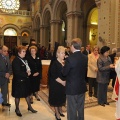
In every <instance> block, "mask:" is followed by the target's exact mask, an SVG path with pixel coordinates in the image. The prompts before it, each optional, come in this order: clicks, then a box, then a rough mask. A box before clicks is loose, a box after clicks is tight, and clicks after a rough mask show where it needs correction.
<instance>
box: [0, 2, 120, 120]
mask: <svg viewBox="0 0 120 120" xmlns="http://www.w3.org/2000/svg"><path fill="white" fill-rule="evenodd" d="M119 15H120V0H0V46H2V45H6V46H7V47H8V48H9V51H10V53H11V52H12V50H13V49H14V48H15V47H16V46H19V45H23V46H27V45H29V43H30V40H31V39H34V40H35V41H36V43H37V45H38V46H40V47H42V46H44V47H45V48H46V49H49V50H50V51H52V50H53V49H54V43H55V42H58V43H60V45H63V46H65V47H67V46H70V43H71V41H72V39H73V38H81V40H82V47H86V46H87V45H90V46H91V49H92V48H93V47H94V46H95V45H97V46H99V47H102V46H104V45H106V46H109V47H110V50H112V48H117V50H118V52H120V51H119V50H120V17H119ZM11 54H12V53H11ZM11 56H12V55H11ZM11 58H12V57H11ZM12 59H13V58H12ZM49 64H50V60H49V59H43V60H42V70H43V72H42V75H43V77H42V80H41V85H40V86H41V87H40V91H39V97H40V101H36V100H35V98H34V103H33V106H34V108H35V109H36V110H37V111H38V112H37V113H36V114H32V113H30V112H28V111H27V105H26V104H25V100H24V99H21V103H20V108H21V111H22V114H23V116H22V118H19V117H17V116H16V114H15V104H14V98H13V97H12V96H11V82H12V76H11V77H10V83H9V94H8V97H9V103H10V104H11V107H10V108H9V107H4V108H3V107H2V105H1V106H0V119H1V120H8V119H9V120H19V119H22V120H28V119H32V120H55V117H54V110H53V108H52V107H51V106H50V105H49V104H48V74H47V73H48V69H49ZM108 88H109V89H108V96H107V97H108V101H109V103H110V105H108V106H107V105H106V106H105V107H102V106H99V105H98V104H97V99H92V100H89V96H88V92H86V98H85V108H84V110H85V113H84V114H85V120H115V110H116V104H115V101H113V100H112V99H111V96H112V91H113V88H112V85H111V82H110V84H109V86H108ZM62 109H63V112H64V114H65V117H62V120H67V112H66V111H67V110H66V109H67V108H66V106H64V107H63V108H62Z"/></svg>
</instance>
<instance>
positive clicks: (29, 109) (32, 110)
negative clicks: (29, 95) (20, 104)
mask: <svg viewBox="0 0 120 120" xmlns="http://www.w3.org/2000/svg"><path fill="white" fill-rule="evenodd" d="M28 111H31V112H32V113H36V112H37V111H36V110H34V109H33V108H28Z"/></svg>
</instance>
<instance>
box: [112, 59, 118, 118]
mask: <svg viewBox="0 0 120 120" xmlns="http://www.w3.org/2000/svg"><path fill="white" fill-rule="evenodd" d="M115 71H116V73H117V77H116V82H115V86H114V90H113V95H112V99H113V100H115V101H116V113H115V116H116V120H120V58H119V60H118V61H117V62H116V64H115Z"/></svg>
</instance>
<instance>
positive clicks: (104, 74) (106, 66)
mask: <svg viewBox="0 0 120 120" xmlns="http://www.w3.org/2000/svg"><path fill="white" fill-rule="evenodd" d="M109 50H110V48H109V47H108V46H103V47H102V48H101V50H100V57H99V58H98V61H97V66H98V72H97V82H98V104H99V105H101V106H105V104H106V105H109V103H108V102H107V88H108V83H109V77H110V70H111V68H114V65H113V64H112V62H111V59H110V57H109V56H108V55H109Z"/></svg>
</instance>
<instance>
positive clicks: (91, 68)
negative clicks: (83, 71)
mask: <svg viewBox="0 0 120 120" xmlns="http://www.w3.org/2000/svg"><path fill="white" fill-rule="evenodd" d="M98 52H99V48H98V47H97V46H94V47H93V52H92V53H91V54H89V55H88V71H87V77H88V84H89V97H90V100H92V96H94V97H95V98H97V81H96V77H97V71H98V68H97V59H98V58H99V53H98ZM92 87H94V94H93V92H92Z"/></svg>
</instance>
